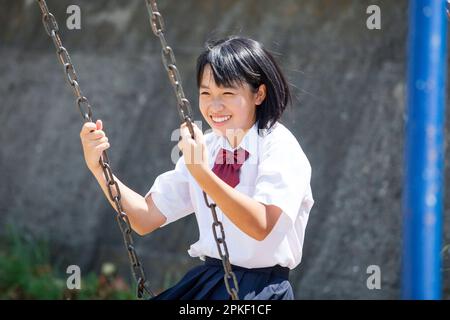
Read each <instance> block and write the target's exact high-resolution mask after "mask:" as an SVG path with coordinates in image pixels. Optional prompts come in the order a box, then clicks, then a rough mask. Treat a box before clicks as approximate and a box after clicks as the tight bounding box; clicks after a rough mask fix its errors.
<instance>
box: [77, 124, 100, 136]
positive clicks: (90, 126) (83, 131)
mask: <svg viewBox="0 0 450 320" xmlns="http://www.w3.org/2000/svg"><path fill="white" fill-rule="evenodd" d="M96 127H97V126H96V125H95V123H93V122H86V123H84V124H83V127H82V128H81V132H80V136H85V135H86V134H88V133H89V132H91V131H92V130H95V129H96Z"/></svg>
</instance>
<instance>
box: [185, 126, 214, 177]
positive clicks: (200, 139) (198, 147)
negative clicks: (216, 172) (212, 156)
mask: <svg viewBox="0 0 450 320" xmlns="http://www.w3.org/2000/svg"><path fill="white" fill-rule="evenodd" d="M192 127H193V129H194V136H195V140H194V139H192V137H191V133H190V131H189V128H188V127H187V125H186V123H183V124H181V126H180V141H179V142H178V148H180V150H181V152H183V157H184V162H185V163H186V167H187V168H188V169H189V170H190V171H191V173H192V170H195V169H208V168H209V165H208V152H207V149H206V144H205V139H204V136H203V133H202V131H201V130H200V129H199V128H198V127H197V126H196V125H195V123H192Z"/></svg>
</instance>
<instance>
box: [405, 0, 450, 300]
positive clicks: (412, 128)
mask: <svg viewBox="0 0 450 320" xmlns="http://www.w3.org/2000/svg"><path fill="white" fill-rule="evenodd" d="M408 46H409V47H408V54H409V59H408V84H407V85H408V88H407V90H408V93H407V110H406V115H407V120H406V141H405V154H404V156H405V158H404V161H405V180H404V183H405V185H404V193H403V224H404V233H403V261H402V264H403V265H402V267H403V270H402V271H403V272H402V277H403V278H402V280H403V282H402V297H403V298H404V299H441V294H442V293H441V291H442V285H441V281H442V276H441V247H442V239H441V238H442V211H443V188H444V179H443V166H444V120H445V86H446V81H445V78H446V74H447V72H446V68H447V65H446V60H447V56H446V55H447V53H446V52H447V13H446V0H410V8H409V35H408Z"/></svg>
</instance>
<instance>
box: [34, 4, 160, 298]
mask: <svg viewBox="0 0 450 320" xmlns="http://www.w3.org/2000/svg"><path fill="white" fill-rule="evenodd" d="M36 1H37V2H38V4H39V7H40V9H41V13H42V22H43V24H44V28H45V31H46V32H47V34H48V35H49V36H50V38H52V40H53V43H54V45H55V47H56V54H57V56H58V60H59V62H60V63H61V64H62V65H63V67H64V71H65V73H66V77H67V80H68V82H69V84H70V86H71V87H72V89H73V92H74V94H75V97H76V104H77V106H78V109H79V110H80V112H81V116H82V117H83V119H84V121H85V122H88V121H89V122H92V108H91V105H90V104H89V100H88V99H87V98H86V97H85V96H84V95H83V94H82V92H81V89H80V86H79V84H78V76H77V73H76V71H75V68H74V66H73V64H72V60H71V59H70V55H69V52H68V51H67V50H66V48H64V47H63V45H62V41H61V38H60V36H59V28H58V23H57V22H56V19H55V17H54V15H53V14H51V13H50V12H49V10H48V7H47V3H46V2H45V0H36ZM99 162H100V165H101V166H102V169H103V174H104V175H105V178H106V182H107V187H108V193H109V196H110V198H111V200H112V201H113V202H114V204H115V207H116V210H117V215H116V221H117V223H118V225H119V228H120V231H121V232H122V236H123V241H124V243H125V247H126V249H127V252H128V257H129V259H130V265H131V271H132V274H133V276H134V278H135V280H136V283H137V297H138V298H139V299H141V298H144V296H146V297H147V296H154V293H153V292H152V291H151V290H150V288H149V287H148V285H147V280H146V277H145V273H144V270H143V268H142V265H141V262H140V261H139V258H138V256H137V253H136V250H135V248H134V242H133V238H132V236H131V232H132V229H131V225H130V221H129V220H128V216H127V215H126V213H125V212H124V211H123V209H122V203H121V194H120V189H119V185H118V183H117V181H116V180H114V176H113V173H112V170H111V165H110V162H109V159H108V155H107V153H106V151H103V153H102V155H101V157H100V160H99Z"/></svg>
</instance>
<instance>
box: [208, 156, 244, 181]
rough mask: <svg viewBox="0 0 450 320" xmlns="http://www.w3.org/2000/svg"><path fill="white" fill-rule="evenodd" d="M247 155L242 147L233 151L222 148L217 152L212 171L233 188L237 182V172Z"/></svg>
mask: <svg viewBox="0 0 450 320" xmlns="http://www.w3.org/2000/svg"><path fill="white" fill-rule="evenodd" d="M248 156H249V153H248V151H247V150H244V149H242V148H239V149H238V150H234V152H232V151H229V150H225V149H223V148H222V149H221V150H220V151H219V153H218V154H217V158H216V161H215V163H214V167H213V169H212V171H213V172H214V173H215V174H216V175H217V176H218V177H219V178H221V179H222V180H223V181H225V182H226V183H227V184H228V185H230V186H231V187H233V188H234V187H236V186H237V185H238V184H239V173H240V170H241V167H242V165H243V164H244V161H245V160H247V158H248Z"/></svg>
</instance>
